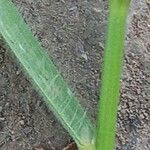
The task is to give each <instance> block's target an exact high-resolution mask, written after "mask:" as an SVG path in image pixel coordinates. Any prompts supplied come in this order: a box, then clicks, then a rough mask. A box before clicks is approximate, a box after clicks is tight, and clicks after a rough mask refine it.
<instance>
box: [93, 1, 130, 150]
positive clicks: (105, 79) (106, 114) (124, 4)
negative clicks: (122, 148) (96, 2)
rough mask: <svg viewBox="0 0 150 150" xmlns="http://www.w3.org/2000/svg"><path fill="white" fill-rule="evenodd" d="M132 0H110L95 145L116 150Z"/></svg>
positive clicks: (98, 149) (99, 149)
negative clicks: (124, 48)
mask: <svg viewBox="0 0 150 150" xmlns="http://www.w3.org/2000/svg"><path fill="white" fill-rule="evenodd" d="M129 2H130V0H109V7H110V12H109V25H108V33H107V41H106V48H105V52H104V53H105V54H104V67H103V74H102V83H101V89H100V92H101V94H100V104H99V116H98V124H97V137H96V149H97V150H113V149H114V143H115V133H116V120H117V119H116V118H117V108H118V107H117V106H118V101H119V90H120V75H121V70H122V61H123V46H124V34H125V24H126V23H125V20H126V16H127V11H128V7H129Z"/></svg>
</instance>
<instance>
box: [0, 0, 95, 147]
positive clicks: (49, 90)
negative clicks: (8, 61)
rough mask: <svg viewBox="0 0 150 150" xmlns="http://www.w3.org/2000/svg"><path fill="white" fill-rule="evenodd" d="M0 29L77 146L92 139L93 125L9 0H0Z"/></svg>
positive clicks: (90, 141) (91, 143)
mask: <svg viewBox="0 0 150 150" xmlns="http://www.w3.org/2000/svg"><path fill="white" fill-rule="evenodd" d="M0 33H1V34H2V35H3V37H4V38H5V40H6V42H7V43H8V45H9V46H10V48H11V50H12V51H13V52H14V54H15V55H16V57H17V58H18V60H19V61H20V62H21V64H22V66H23V67H24V69H25V71H26V72H27V73H28V74H29V76H30V77H31V78H32V80H33V83H34V84H35V85H36V86H37V87H38V89H39V91H40V92H41V93H42V95H43V97H44V100H45V101H46V103H47V105H48V106H49V107H50V109H52V111H53V113H54V114H55V115H56V117H57V118H58V120H59V121H60V122H61V123H62V125H63V126H64V128H65V129H67V131H68V132H69V133H70V135H71V136H72V137H73V138H74V140H75V141H76V142H77V144H78V146H79V147H81V149H84V147H87V145H89V146H90V145H93V143H94V135H95V133H94V127H93V125H92V124H91V122H90V120H89V118H88V117H87V115H86V111H84V110H83V109H82V107H81V106H80V104H79V102H78V101H77V99H76V98H75V97H74V95H73V93H72V92H71V91H70V89H69V88H68V86H67V84H66V83H65V81H64V80H63V78H62V77H61V75H60V73H59V72H58V71H57V69H56V67H55V66H54V64H53V62H52V61H51V60H50V59H49V57H48V56H47V54H45V52H44V50H43V49H42V47H41V46H40V44H39V42H38V41H37V40H36V39H35V38H34V36H33V35H32V33H31V32H30V31H29V29H28V27H27V25H26V24H25V23H24V21H23V19H22V17H21V16H20V15H19V13H18V12H17V10H16V8H15V6H14V4H13V3H12V2H11V1H10V0H0Z"/></svg>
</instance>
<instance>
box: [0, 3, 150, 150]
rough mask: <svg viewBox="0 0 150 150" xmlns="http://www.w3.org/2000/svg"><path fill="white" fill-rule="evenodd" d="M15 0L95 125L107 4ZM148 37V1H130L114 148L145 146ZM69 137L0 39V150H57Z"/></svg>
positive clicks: (149, 130) (148, 134)
mask: <svg viewBox="0 0 150 150" xmlns="http://www.w3.org/2000/svg"><path fill="white" fill-rule="evenodd" d="M13 2H14V3H15V5H16V6H17V7H18V9H19V11H20V13H21V14H22V16H23V17H24V19H25V20H26V22H27V23H28V25H29V26H30V28H31V29H32V32H33V33H34V35H35V36H36V37H37V38H38V39H39V40H40V42H41V44H42V45H43V47H45V49H46V51H47V53H48V55H49V56H50V57H51V58H52V60H53V62H54V63H55V64H56V66H57V68H58V69H59V71H60V72H61V74H62V76H63V77H64V78H65V80H66V81H67V82H68V84H69V85H70V87H71V89H72V91H74V93H75V95H76V96H77V97H78V99H79V100H80V102H81V104H82V105H83V106H84V107H85V108H87V109H88V115H89V116H90V117H91V119H92V121H93V123H95V122H96V121H95V120H96V107H97V101H98V94H99V84H100V80H99V77H100V75H99V73H100V72H101V64H102V55H103V48H104V42H105V33H106V24H107V16H108V15H107V13H108V1H106V0H13ZM149 42H150V2H149V0H147V1H146V0H132V3H131V7H130V12H129V16H128V20H127V36H126V46H125V61H124V72H123V77H122V90H121V102H120V105H119V112H118V124H117V140H116V143H117V150H149V149H150V127H149V124H150V118H149V117H150V116H149V110H150V43H149ZM71 142H72V139H71V137H70V136H69V134H68V133H67V132H66V131H65V130H64V129H63V127H62V126H61V125H60V123H59V122H58V121H57V120H56V118H55V117H54V115H53V113H52V112H51V111H50V110H48V109H47V107H46V105H45V104H44V102H43V100H42V98H41V97H40V96H39V94H38V93H37V92H36V91H35V90H34V88H33V87H32V85H31V83H30V82H29V80H28V78H27V77H26V76H25V75H24V72H23V71H22V69H21V68H20V65H19V62H16V60H15V59H14V57H12V55H10V53H9V48H8V47H7V46H6V44H4V41H2V40H1V41H0V150H32V149H37V150H62V149H63V148H64V147H65V146H67V145H68V144H69V143H71ZM38 146H40V147H41V149H40V147H39V148H38ZM35 147H36V148H35Z"/></svg>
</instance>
